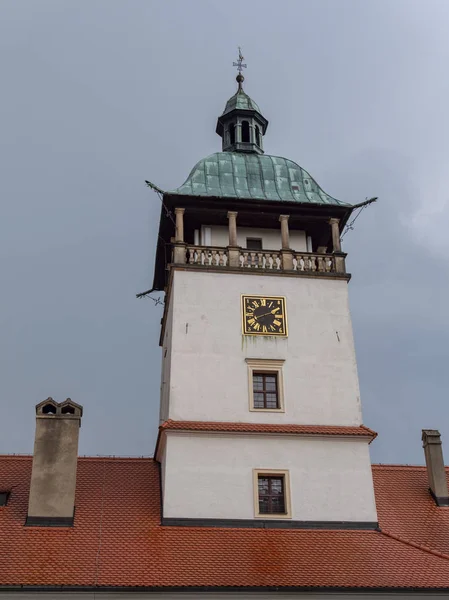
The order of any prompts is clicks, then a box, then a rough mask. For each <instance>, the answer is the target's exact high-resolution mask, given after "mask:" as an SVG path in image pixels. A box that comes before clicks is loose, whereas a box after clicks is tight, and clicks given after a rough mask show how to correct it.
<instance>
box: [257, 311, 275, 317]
mask: <svg viewBox="0 0 449 600" xmlns="http://www.w3.org/2000/svg"><path fill="white" fill-rule="evenodd" d="M271 314H273V311H272V310H270V312H267V313H263V315H259V316H258V317H256V315H254V317H255V318H256V319H260V318H261V317H266V316H267V315H271Z"/></svg>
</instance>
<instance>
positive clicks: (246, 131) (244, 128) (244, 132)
mask: <svg viewBox="0 0 449 600" xmlns="http://www.w3.org/2000/svg"><path fill="white" fill-rule="evenodd" d="M242 142H249V123H248V121H242Z"/></svg>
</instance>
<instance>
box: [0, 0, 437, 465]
mask: <svg viewBox="0 0 449 600" xmlns="http://www.w3.org/2000/svg"><path fill="white" fill-rule="evenodd" d="M448 30H449V3H448V2H447V1H446V0H439V1H438V0H422V1H416V0H389V1H387V0H373V1H369V0H310V1H308V0H307V1H302V0H294V1H291V2H288V1H285V0H277V1H276V2H273V1H272V0H270V1H267V0H257V1H246V2H237V1H234V0H228V1H227V2H222V1H215V0H207V1H206V0H179V1H177V0H168V1H167V0H165V1H159V2H158V1H156V0H128V1H125V0H121V1H118V0H2V2H1V3H0V67H1V74H2V75H1V80H2V93H1V96H0V106H1V113H0V114H1V121H2V124H1V130H0V131H1V134H0V164H1V177H0V186H1V235H0V251H1V256H2V269H1V272H2V276H1V281H2V294H1V311H0V327H1V349H0V365H1V377H0V386H1V387H0V389H1V404H2V413H1V414H2V418H1V419H0V452H18V453H22V452H31V451H32V444H33V438H34V405H35V404H36V403H37V402H39V401H41V400H42V399H44V398H46V397H47V396H49V395H51V396H53V397H54V398H55V399H56V400H58V401H61V400H63V399H65V398H66V397H67V396H70V397H71V398H72V399H73V400H75V401H76V402H79V403H81V404H83V405H84V407H85V416H84V419H83V426H82V429H81V447H80V452H81V453H82V454H131V455H142V454H145V455H148V454H152V452H153V448H154V442H155V437H156V430H157V412H158V403H159V368H160V350H159V347H158V334H159V321H160V317H161V310H160V307H156V308H155V307H154V306H153V303H152V302H151V301H149V300H145V299H143V300H139V301H138V300H136V299H135V294H136V293H137V292H140V291H143V290H145V289H147V288H148V287H150V286H151V280H152V273H153V260H154V250H155V244H156V232H157V225H158V219H159V210H160V205H159V200H158V197H157V196H156V195H155V194H154V193H152V192H151V191H149V190H148V189H147V188H146V187H145V185H144V180H145V179H150V180H152V181H154V182H155V183H157V184H158V185H159V186H161V187H162V188H165V189H168V188H172V187H176V186H178V185H180V184H181V183H182V182H183V181H184V180H185V178H186V177H187V175H188V173H189V171H190V169H191V168H192V167H193V165H194V164H195V163H196V162H197V161H198V160H199V159H200V158H202V157H204V156H206V155H208V154H210V153H212V152H214V151H217V150H219V148H220V138H219V137H218V136H217V135H216V134H215V120H216V117H217V116H218V114H219V113H220V112H221V111H222V110H223V108H224V105H225V102H226V100H227V99H228V98H229V97H230V96H231V95H232V94H233V93H234V91H235V79H234V78H235V72H234V69H233V68H232V61H233V60H235V58H236V48H237V46H238V45H239V44H240V45H242V47H243V52H244V55H245V58H246V62H247V63H248V69H247V72H246V73H245V77H246V82H245V89H246V91H247V92H248V93H249V94H250V95H251V96H252V97H253V98H254V99H255V100H256V102H257V103H258V104H259V105H260V107H261V109H262V112H263V113H264V115H265V116H266V117H267V118H268V119H269V121H270V126H269V129H268V132H267V136H266V138H265V149H266V152H268V153H269V154H275V155H276V154H277V155H281V156H285V157H287V158H290V159H292V160H294V161H297V162H299V164H301V166H303V167H304V168H306V169H307V170H308V171H310V173H311V174H312V175H313V176H314V177H315V178H316V179H317V181H318V182H319V184H320V185H321V186H322V187H323V188H324V189H325V190H326V191H328V192H329V193H330V194H332V195H333V196H335V197H337V198H340V199H342V200H346V201H349V202H360V201H363V200H364V199H365V197H370V196H373V195H377V196H379V197H380V201H379V202H378V203H377V204H376V205H374V206H373V207H370V208H368V209H367V210H366V211H365V212H364V213H363V214H362V216H361V217H360V219H359V220H358V221H357V224H356V229H355V230H354V231H352V232H349V233H348V234H347V236H346V237H345V238H344V242H345V245H344V248H345V250H346V251H348V252H349V270H350V272H352V274H353V280H352V281H351V283H350V298H351V307H352V316H353V324H354V330H355V338H356V349H357V357H358V366H359V375H360V380H361V391H362V402H363V409H364V421H365V424H366V425H368V426H369V427H372V428H374V429H376V430H377V431H378V432H379V434H380V435H379V438H378V439H377V440H376V441H375V442H374V444H373V445H372V457H373V460H375V461H381V462H408V463H416V462H422V456H421V454H422V449H421V447H420V430H421V428H422V427H438V428H440V429H441V431H442V433H443V440H444V441H445V442H446V448H447V451H446V455H447V459H449V424H448V417H449V407H448V396H449V393H448V390H449V366H448V364H447V355H448V352H447V346H448V340H449V324H448V317H447V305H448V296H449V279H448V274H449V268H448V265H449V242H448V239H449V237H448V234H447V232H448V227H449V222H448V221H449V206H448V191H447V183H446V182H447V180H448V167H447V165H448V162H449V141H448V140H449V135H448V134H449V120H448V116H447V113H448V106H449V77H448V75H447V65H448V62H449V42H448V38H447V31H448Z"/></svg>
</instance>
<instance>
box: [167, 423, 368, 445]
mask: <svg viewBox="0 0 449 600" xmlns="http://www.w3.org/2000/svg"><path fill="white" fill-rule="evenodd" d="M159 429H160V430H167V429H178V430H182V431H223V432H233V433H235V432H242V433H287V434H303V435H355V436H363V437H370V438H371V439H372V440H373V439H374V438H375V437H376V436H377V433H376V432H375V431H373V430H372V429H369V428H368V427H365V425H360V426H344V425H295V424H288V423H287V424H283V423H277V424H268V423H231V422H227V421H222V422H216V421H213V422H208V421H172V420H171V419H169V420H168V421H165V422H164V423H162V425H161V426H160V427H159Z"/></svg>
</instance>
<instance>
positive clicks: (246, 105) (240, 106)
mask: <svg viewBox="0 0 449 600" xmlns="http://www.w3.org/2000/svg"><path fill="white" fill-rule="evenodd" d="M232 110H255V111H257V112H258V113H260V108H259V107H258V106H257V104H256V103H255V102H254V100H252V99H251V98H250V97H249V96H248V94H245V92H244V91H243V90H242V89H239V90H238V91H237V92H236V93H235V94H234V95H233V96H232V97H231V98H229V100H228V101H227V102H226V107H225V109H224V111H223V115H227V114H228V113H229V112H231V111H232ZM223 115H222V116H223Z"/></svg>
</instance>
